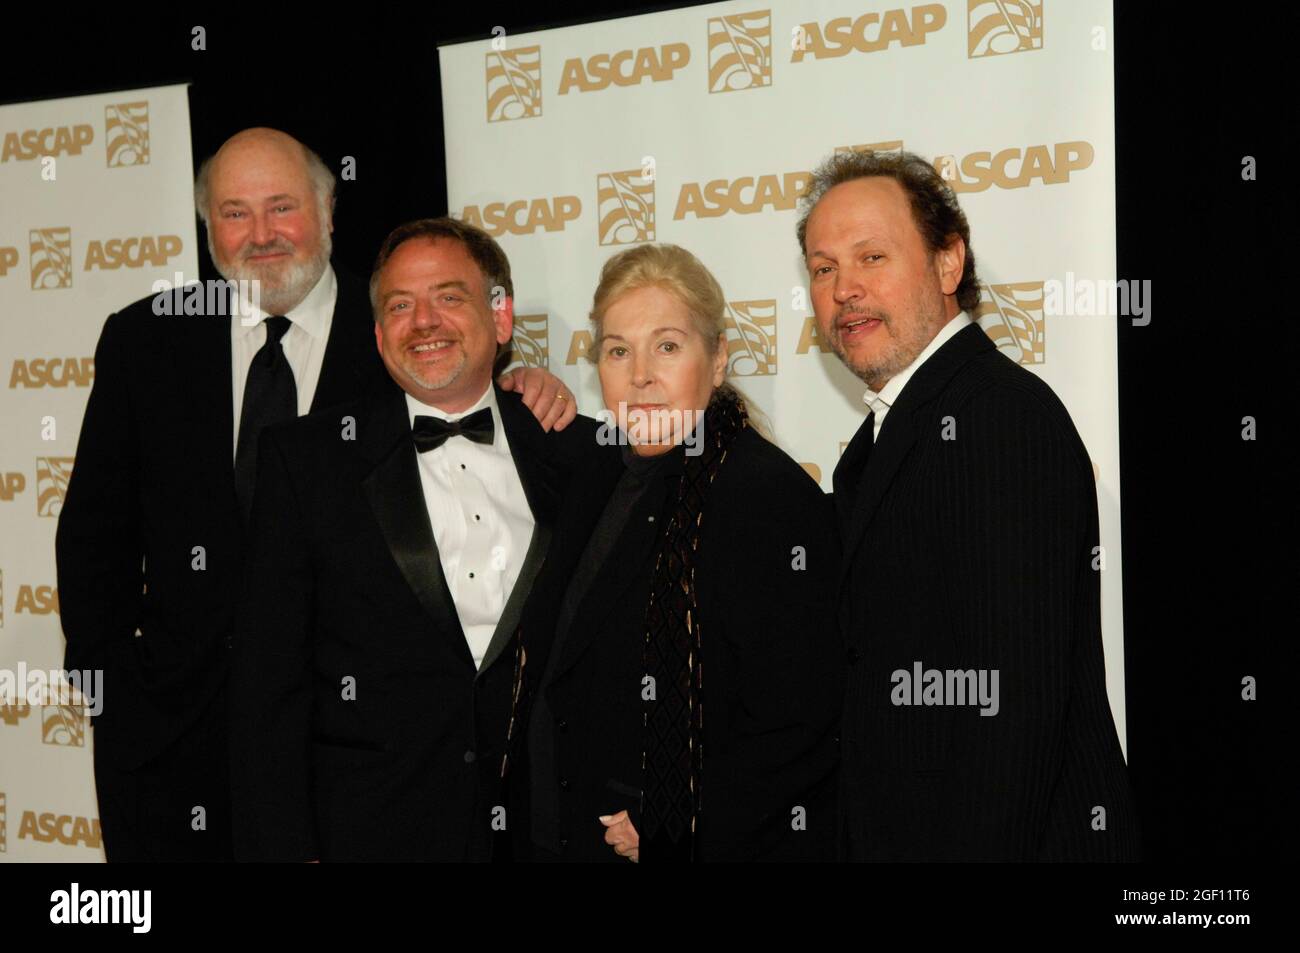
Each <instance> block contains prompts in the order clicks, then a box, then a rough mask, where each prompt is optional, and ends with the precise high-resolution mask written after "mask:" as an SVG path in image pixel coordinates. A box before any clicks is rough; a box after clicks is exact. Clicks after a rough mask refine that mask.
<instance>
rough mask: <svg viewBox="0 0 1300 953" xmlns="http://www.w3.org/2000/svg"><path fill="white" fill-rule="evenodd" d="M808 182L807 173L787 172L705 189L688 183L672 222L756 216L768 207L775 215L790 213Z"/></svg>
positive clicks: (719, 183)
mask: <svg viewBox="0 0 1300 953" xmlns="http://www.w3.org/2000/svg"><path fill="white" fill-rule="evenodd" d="M809 178H810V176H809V174H808V173H807V172H787V173H785V174H784V175H760V176H759V177H758V178H757V179H756V178H754V177H753V176H748V175H747V176H743V177H742V178H739V179H732V180H727V179H714V180H713V181H711V182H706V183H705V184H704V185H703V186H701V185H700V183H698V182H687V183H686V184H685V185H683V186H682V190H681V192H680V193H678V195H677V209H676V211H675V212H673V220H674V221H678V222H680V221H681V220H682V219H684V218H686V216H688V215H694V216H696V217H697V218H717V217H718V216H720V215H726V214H727V213H728V212H735V213H736V214H738V215H753V214H754V213H755V212H761V211H763V210H764V209H765V208H768V207H770V208H771V209H772V210H773V211H779V212H785V211H789V210H790V209H793V208H794V207H795V204H796V203H797V202H798V201H799V196H801V195H803V193H804V192H806V191H807V190H808V180H809Z"/></svg>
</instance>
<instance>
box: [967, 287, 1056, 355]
mask: <svg viewBox="0 0 1300 953" xmlns="http://www.w3.org/2000/svg"><path fill="white" fill-rule="evenodd" d="M973 317H974V318H975V320H976V321H978V322H979V324H980V327H982V328H983V329H984V332H985V333H986V334H987V335H988V336H989V339H990V340H991V341H992V342H993V343H994V344H996V345H997V346H998V350H999V351H1001V352H1002V353H1003V354H1005V355H1006V356H1007V357H1009V358H1011V360H1013V361H1016V362H1017V363H1020V364H1042V363H1043V360H1044V357H1045V353H1044V351H1045V337H1044V331H1045V324H1044V321H1043V283H1042V282H1041V281H1022V282H1018V283H1014V284H998V285H981V286H980V303H979V304H978V305H977V306H976V307H975V314H974V315H973Z"/></svg>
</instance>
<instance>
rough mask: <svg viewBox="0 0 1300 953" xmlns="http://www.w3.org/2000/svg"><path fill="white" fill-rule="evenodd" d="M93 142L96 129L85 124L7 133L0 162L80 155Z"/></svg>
mask: <svg viewBox="0 0 1300 953" xmlns="http://www.w3.org/2000/svg"><path fill="white" fill-rule="evenodd" d="M94 141H95V130H94V129H93V128H92V127H91V126H87V125H76V126H58V127H56V128H51V129H24V130H23V131H22V132H6V133H5V141H4V146H3V148H0V162H8V161H9V160H10V159H19V160H25V159H35V158H38V157H40V156H57V155H60V154H63V153H66V154H67V155H70V156H79V155H81V150H82V149H84V148H85V147H86V146H88V145H90V144H91V143H92V142H94Z"/></svg>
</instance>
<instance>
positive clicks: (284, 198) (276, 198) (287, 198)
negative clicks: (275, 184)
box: [219, 192, 298, 208]
mask: <svg viewBox="0 0 1300 953" xmlns="http://www.w3.org/2000/svg"><path fill="white" fill-rule="evenodd" d="M297 201H298V198H297V196H294V195H289V194H288V193H287V192H281V193H280V194H279V195H272V196H270V197H269V198H266V199H263V202H264V203H274V202H297ZM247 204H248V203H247V202H245V201H244V200H243V199H226V200H224V201H223V202H222V203H221V205H220V206H219V207H220V208H225V207H226V206H227V205H247Z"/></svg>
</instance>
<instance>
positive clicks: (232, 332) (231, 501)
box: [56, 129, 572, 861]
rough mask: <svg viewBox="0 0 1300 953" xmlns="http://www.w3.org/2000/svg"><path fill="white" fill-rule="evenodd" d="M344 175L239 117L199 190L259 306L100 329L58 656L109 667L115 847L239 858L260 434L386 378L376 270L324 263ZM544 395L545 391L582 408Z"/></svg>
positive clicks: (167, 309)
mask: <svg viewBox="0 0 1300 953" xmlns="http://www.w3.org/2000/svg"><path fill="white" fill-rule="evenodd" d="M334 185H335V180H334V176H333V174H332V173H331V172H330V171H329V169H328V168H327V167H326V166H325V165H324V163H323V162H322V161H321V160H320V158H319V157H318V156H317V155H316V154H315V153H313V152H312V151H310V150H309V149H307V148H306V147H305V146H304V145H302V143H300V142H298V141H297V140H295V139H293V138H291V137H290V136H288V135H286V134H284V133H282V132H278V131H276V130H271V129H249V130H245V131H243V132H241V133H238V134H237V135H235V136H233V137H232V138H231V139H230V140H228V141H227V142H226V143H225V144H224V145H223V146H222V147H221V149H220V150H219V151H218V152H217V153H216V155H214V156H213V157H212V158H211V159H209V160H208V161H207V162H205V163H204V164H203V166H202V167H201V169H200V171H199V174H198V176H197V178H196V181H195V200H196V206H197V209H198V212H199V215H200V217H201V218H202V219H203V221H204V224H205V226H206V229H207V236H208V248H209V250H210V252H211V255H212V260H213V263H214V265H215V266H216V268H217V270H218V271H219V272H220V273H221V275H222V276H223V277H224V278H226V279H230V280H232V281H234V280H240V279H243V280H248V281H250V282H251V281H256V282H257V287H258V289H259V290H260V301H258V302H256V304H257V305H258V306H257V307H254V306H253V305H254V302H252V301H249V302H245V307H243V308H242V309H241V308H236V307H234V304H235V303H236V302H235V299H234V297H233V296H231V295H229V294H227V290H228V289H227V288H225V287H224V286H223V287H221V288H219V289H218V290H219V291H220V294H218V295H213V296H209V295H208V294H206V293H204V294H198V295H194V294H192V291H193V290H195V288H194V286H191V288H190V289H189V291H190V292H191V293H188V294H187V292H186V290H185V289H178V290H176V291H174V292H171V293H163V294H161V295H153V296H150V297H148V298H144V299H142V300H140V301H137V302H135V303H134V304H132V305H130V306H128V307H126V308H124V309H123V310H121V311H119V312H118V313H116V314H113V315H110V316H109V318H108V320H107V321H106V322H105V324H104V328H103V331H102V333H101V335H100V340H99V344H98V347H97V349H96V353H95V373H96V380H95V386H94V388H93V389H92V391H91V394H90V399H89V402H88V404H87V407H86V415H85V419H84V421H83V423H82V429H81V435H80V439H79V441H78V445H77V456H76V466H75V468H74V470H73V475H72V478H71V480H70V482H69V486H68V491H67V496H66V500H65V502H64V505H63V510H62V513H61V516H60V519H59V526H58V533H57V538H56V555H57V564H58V581H59V596H60V605H61V610H62V622H63V630H64V634H65V635H66V637H67V651H66V655H65V667H66V668H68V669H85V668H90V669H100V670H102V671H103V673H104V676H103V677H104V682H103V685H104V703H103V704H104V707H103V712H102V714H100V715H99V716H98V717H96V718H95V719H94V728H95V732H94V752H95V780H96V787H97V791H98V797H99V812H100V823H101V827H102V831H103V839H104V847H105V852H106V854H107V857H108V859H109V860H110V861H119V860H126V861H148V860H228V859H230V857H231V834H230V808H229V787H228V776H227V775H228V761H229V758H228V744H227V724H226V698H225V683H226V675H227V665H228V663H227V659H226V655H227V652H228V651H229V643H230V640H231V635H232V631H233V626H234V616H235V602H236V597H237V595H238V589H239V580H240V578H241V568H242V564H243V559H244V551H245V548H246V546H247V542H248V537H247V535H246V527H245V525H244V524H245V521H246V517H247V513H248V507H249V504H250V502H251V493H252V488H253V478H254V474H255V468H256V448H257V435H258V433H259V431H260V430H261V428H262V427H263V426H265V425H266V424H267V423H268V422H272V421H275V420H278V419H282V418H291V417H294V416H296V415H297V414H299V413H306V412H307V411H308V409H309V408H311V409H316V408H320V407H325V406H329V405H330V404H335V403H338V402H339V401H342V400H345V399H348V398H352V397H357V396H360V395H362V394H365V393H369V392H371V391H375V390H379V391H385V390H386V391H391V390H392V384H391V381H390V380H389V378H388V375H387V374H386V373H385V371H384V367H383V364H382V363H381V361H380V360H379V356H378V354H377V353H376V350H375V344H374V340H373V337H372V334H371V327H372V322H371V320H370V314H369V311H370V308H369V302H368V300H367V290H366V288H365V286H364V283H363V282H362V281H360V280H359V279H356V278H353V277H351V276H349V275H347V274H346V273H345V272H343V271H341V270H340V271H336V270H335V269H334V268H333V267H331V265H330V252H331V242H330V233H331V231H332V228H333V225H332V213H333V205H334ZM196 302H197V303H198V305H199V307H198V308H197V309H196V307H195V304H196ZM196 310H198V311H199V312H200V313H196ZM268 336H270V339H269V340H268ZM539 373H542V372H539ZM513 383H515V385H516V386H522V384H523V382H522V381H518V382H513ZM531 383H532V385H533V387H534V389H535V390H537V389H539V384H538V382H537V381H536V380H534V381H532V382H531ZM552 386H553V387H554V386H558V381H556V382H554V384H553V385H552ZM552 396H554V394H553V393H552V394H549V395H548V394H546V393H538V394H536V395H534V403H533V406H535V407H538V408H542V407H545V408H546V413H547V414H548V415H550V414H551V412H552V409H553V410H554V415H553V417H558V416H559V415H560V414H561V413H563V414H566V415H567V414H571V413H572V411H571V410H567V409H566V408H567V407H571V406H572V400H567V401H559V402H556V404H555V407H554V408H552V407H551V406H550V405H551V403H552V401H551V397H552ZM552 422H554V419H551V420H548V423H552Z"/></svg>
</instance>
